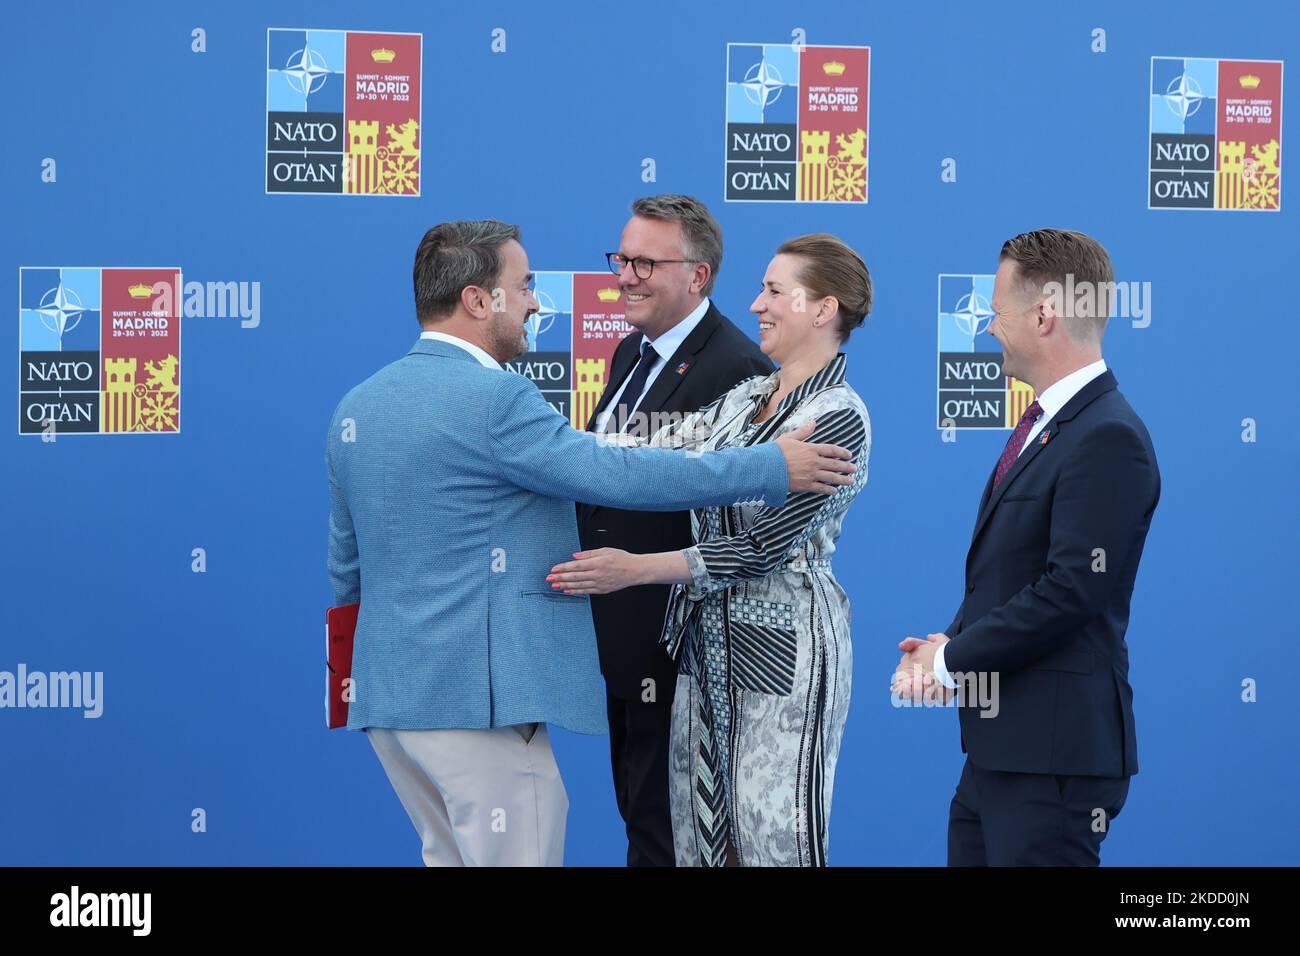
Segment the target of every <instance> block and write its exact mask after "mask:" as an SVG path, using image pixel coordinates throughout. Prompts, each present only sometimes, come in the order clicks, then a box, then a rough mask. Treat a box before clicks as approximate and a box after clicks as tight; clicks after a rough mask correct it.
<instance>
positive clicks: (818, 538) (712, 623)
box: [547, 234, 871, 866]
mask: <svg viewBox="0 0 1300 956" xmlns="http://www.w3.org/2000/svg"><path fill="white" fill-rule="evenodd" d="M870 309H871V274H870V272H869V271H868V270H867V266H866V263H865V262H863V260H862V257H861V256H859V255H858V254H857V253H856V252H854V251H853V250H852V249H851V248H849V246H847V245H845V244H844V243H843V242H841V241H840V240H839V239H837V238H836V237H834V236H830V235H825V234H816V235H808V236H800V237H798V238H796V239H791V240H790V241H788V242H786V243H784V244H782V245H781V247H780V248H778V249H777V251H776V255H775V256H774V257H773V259H772V261H771V262H770V263H769V265H768V267H767V272H766V274H765V275H764V277H763V289H762V291H761V292H760V293H759V295H758V298H756V299H755V300H754V303H753V305H751V306H750V310H751V311H752V312H754V313H755V314H756V315H757V316H758V328H759V346H760V348H761V349H762V350H763V352H764V354H766V355H767V356H768V357H769V358H770V359H772V361H773V362H775V363H776V364H777V365H778V366H779V368H778V370H777V371H776V372H774V373H772V374H771V375H769V376H758V377H755V378H751V379H747V380H746V381H744V382H741V383H740V384H739V385H737V386H736V387H735V388H734V389H732V390H731V391H730V392H728V393H727V394H725V395H723V396H722V397H721V398H719V399H718V400H717V401H715V402H714V403H713V404H711V405H709V406H708V407H706V408H704V409H702V410H700V411H699V412H696V413H695V414H693V415H691V416H688V417H687V418H686V419H685V420H684V421H682V422H680V423H677V424H675V425H671V426H669V427H666V428H664V429H661V430H660V431H658V432H656V433H655V435H654V436H653V437H652V438H651V439H650V440H649V443H650V444H654V445H660V446H664V447H681V448H691V449H697V450H700V451H707V450H713V449H719V448H731V447H742V446H747V445H753V444H757V443H758V442H765V441H773V440H774V439H776V438H777V437H778V436H779V435H781V434H783V433H784V432H786V431H789V430H791V429H794V428H798V427H799V426H801V425H804V424H806V423H808V422H810V421H815V422H816V432H815V437H816V440H817V441H821V442H831V443H834V444H836V445H840V446H842V447H844V448H847V449H849V450H850V451H851V452H852V453H853V456H854V462H855V464H856V465H857V471H856V473H855V475H854V478H855V480H854V483H853V484H852V485H849V486H843V487H840V488H838V489H836V490H834V494H831V495H829V497H827V496H825V495H820V494H813V493H807V494H791V495H789V496H788V497H787V498H786V501H785V503H784V505H783V506H782V507H780V508H762V507H758V506H756V505H752V504H749V503H743V502H742V503H737V504H736V505H732V506H729V507H714V508H704V509H698V510H695V511H694V512H692V528H693V530H694V534H695V540H696V542H697V543H696V544H695V546H694V547H691V548H687V549H685V550H683V551H670V552H664V553H660V554H629V553H628V552H626V551H620V550H617V549H614V548H600V549H597V550H593V551H582V552H578V553H577V554H576V555H575V556H574V557H575V560H573V561H569V562H565V563H563V564H557V565H556V566H555V567H554V568H553V569H552V573H551V574H550V575H549V576H548V579H547V580H549V581H551V583H552V587H554V588H557V589H559V590H563V591H564V592H565V593H568V594H605V593H608V592H610V591H616V590H619V589H620V588H625V587H631V586H634V585H639V584H654V583H660V584H673V585H676V586H675V587H674V588H673V591H672V596H671V598H670V600H669V603H668V608H667V613H666V616H665V622H664V631H663V637H662V640H663V641H664V642H665V644H666V645H667V649H668V652H669V653H670V654H673V655H674V656H677V657H678V659H679V662H680V666H679V670H678V677H677V691H676V697H675V699H674V702H673V713H672V740H671V754H670V760H671V767H670V784H669V790H670V805H671V810H672V819H673V841H674V848H675V854H676V858H677V865H678V866H725V865H738V866H819V865H825V864H826V862H827V859H826V855H827V824H828V820H829V818H830V809H831V795H832V790H833V785H834V780H835V764H836V760H837V758H838V756H839V749H840V739H841V737H842V735H843V732H844V722H845V718H846V716H847V714H848V706H849V694H850V686H851V678H852V669H853V652H852V645H851V643H850V641H849V621H850V609H849V600H848V596H847V595H846V594H845V593H844V589H843V588H842V587H840V585H839V582H838V581H836V579H835V576H834V574H833V573H832V570H831V555H832V554H833V553H834V551H835V542H836V539H837V538H838V537H839V533H840V524H841V522H842V520H843V518H844V514H845V513H846V512H847V510H848V507H849V505H850V504H851V503H852V502H853V499H854V497H855V496H856V495H857V493H858V492H859V491H860V490H861V489H862V486H863V484H864V483H865V482H866V479H867V458H868V455H869V453H870V450H871V421H870V419H869V418H868V415H867V409H866V406H865V405H863V403H862V400H861V399H860V398H859V397H858V395H857V393H856V392H854V390H853V389H852V388H851V387H850V386H849V384H848V382H847V381H846V380H845V364H846V358H845V355H844V353H843V352H841V351H840V348H841V346H842V345H843V343H844V342H845V341H846V340H847V339H848V337H849V334H850V333H851V332H852V331H853V329H855V328H857V327H858V326H860V325H861V324H862V321H863V319H864V318H865V317H866V315H867V313H868V312H869V311H870ZM826 490H828V491H829V490H832V489H829V488H828V489H826Z"/></svg>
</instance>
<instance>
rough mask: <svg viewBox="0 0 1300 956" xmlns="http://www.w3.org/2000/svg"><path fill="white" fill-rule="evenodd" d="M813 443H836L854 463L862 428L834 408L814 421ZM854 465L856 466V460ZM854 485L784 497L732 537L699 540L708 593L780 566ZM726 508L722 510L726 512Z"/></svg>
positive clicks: (854, 416) (853, 415)
mask: <svg viewBox="0 0 1300 956" xmlns="http://www.w3.org/2000/svg"><path fill="white" fill-rule="evenodd" d="M816 439H817V441H818V442H822V443H826V444H832V445H840V446H841V447H843V448H847V449H849V451H851V452H852V453H853V456H854V459H855V461H856V460H857V458H858V455H859V453H860V452H861V451H862V447H863V445H864V444H865V442H866V426H865V425H864V424H863V421H862V417H861V416H860V415H859V414H858V413H857V411H856V410H854V409H851V408H838V409H835V410H834V411H831V412H828V413H826V414H825V415H823V416H820V417H819V418H818V419H817V434H816ZM858 466H859V467H861V466H862V462H860V461H858ZM858 487H860V485H859V484H855V485H852V486H848V485H846V486H844V487H841V488H840V489H839V490H838V491H837V492H836V493H835V494H832V495H821V494H817V493H816V492H811V491H809V492H801V493H799V494H792V495H788V496H787V497H786V500H785V504H784V506H782V507H780V508H763V509H761V510H760V511H759V512H758V514H757V515H755V517H754V522H753V524H752V525H750V527H749V528H748V529H746V530H745V531H743V532H741V533H740V534H737V535H735V536H733V537H727V538H723V539H717V540H706V541H701V542H700V543H699V544H697V545H696V547H697V548H698V549H699V554H700V557H701V558H703V559H704V564H705V566H706V567H707V568H708V571H709V577H710V579H711V580H710V582H709V589H710V590H718V589H721V588H724V587H728V586H729V585H731V584H733V583H734V582H736V581H738V580H743V579H745V578H755V577H763V576H764V575H767V574H770V573H771V572H772V571H774V570H775V569H776V567H777V566H778V565H780V564H781V563H783V562H784V561H785V560H786V558H787V557H788V556H789V554H790V552H791V550H793V548H794V547H796V546H797V542H798V541H799V540H800V539H801V538H802V539H803V540H806V539H807V537H808V535H809V534H811V532H812V531H813V530H815V529H816V528H817V527H818V526H819V525H820V524H821V523H822V522H824V521H825V520H826V519H827V518H828V517H829V516H830V515H831V514H833V513H834V512H835V511H836V510H838V509H841V508H845V507H847V506H848V500H847V499H850V498H851V497H852V495H853V493H854V492H855V490H856V489H857V488H858ZM730 510H731V509H724V513H725V512H729V511H730Z"/></svg>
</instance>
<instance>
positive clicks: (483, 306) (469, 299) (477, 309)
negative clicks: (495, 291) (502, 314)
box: [460, 285, 492, 319]
mask: <svg viewBox="0 0 1300 956" xmlns="http://www.w3.org/2000/svg"><path fill="white" fill-rule="evenodd" d="M460 304H461V305H463V306H464V307H465V311H466V312H468V313H469V314H470V315H472V316H474V318H476V319H486V318H487V315H488V312H490V311H491V309H492V300H491V298H490V297H489V296H488V294H487V292H485V291H484V290H483V289H480V288H479V287H478V286H476V285H467V286H465V288H463V289H461V290H460Z"/></svg>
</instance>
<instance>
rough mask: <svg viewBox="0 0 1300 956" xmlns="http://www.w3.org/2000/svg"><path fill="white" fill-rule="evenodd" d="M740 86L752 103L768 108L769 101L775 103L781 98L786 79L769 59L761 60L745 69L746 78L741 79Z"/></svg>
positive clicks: (761, 107)
mask: <svg viewBox="0 0 1300 956" xmlns="http://www.w3.org/2000/svg"><path fill="white" fill-rule="evenodd" d="M740 86H741V88H742V89H743V90H744V91H745V96H747V97H749V101H750V102H751V103H753V104H754V105H755V106H757V107H759V108H760V109H766V108H767V106H768V104H769V103H775V102H776V101H777V100H778V99H780V98H781V90H782V89H784V88H785V80H783V79H782V78H781V73H780V71H779V70H777V68H776V67H774V66H773V65H772V64H771V63H768V62H767V60H759V61H758V62H757V63H755V64H754V65H753V66H751V67H750V68H749V69H748V70H746V71H745V79H744V80H742V81H741V84H740Z"/></svg>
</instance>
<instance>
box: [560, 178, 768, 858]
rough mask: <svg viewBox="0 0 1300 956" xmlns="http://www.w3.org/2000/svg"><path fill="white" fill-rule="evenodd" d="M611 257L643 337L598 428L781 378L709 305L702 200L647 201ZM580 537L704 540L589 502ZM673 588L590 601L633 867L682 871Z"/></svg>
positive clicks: (621, 353) (627, 344)
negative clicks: (669, 647)
mask: <svg viewBox="0 0 1300 956" xmlns="http://www.w3.org/2000/svg"><path fill="white" fill-rule="evenodd" d="M606 260H607V261H608V263H609V267H610V271H611V272H613V273H614V274H615V275H617V276H618V285H619V289H620V290H621V291H622V293H623V302H624V307H625V313H626V317H627V321H628V323H629V324H631V325H632V326H633V327H634V328H635V329H636V332H634V333H633V334H631V335H629V336H628V337H627V338H625V339H624V340H623V341H622V342H621V343H620V344H619V346H618V349H617V350H616V351H615V352H614V357H613V361H612V362H611V364H610V372H609V378H608V381H607V382H606V385H605V392H604V394H603V395H602V396H601V400H600V402H599V404H597V406H596V410H595V412H594V413H593V415H592V418H591V421H590V422H589V423H588V425H587V428H588V430H589V431H595V432H599V433H606V432H620V431H635V432H636V433H637V434H640V435H643V436H647V437H648V435H649V434H650V433H651V431H652V430H653V428H654V426H655V425H657V424H659V423H665V424H666V423H668V422H669V421H671V420H673V419H674V418H675V417H680V416H683V415H688V414H690V413H691V412H694V411H696V410H698V409H700V408H702V407H703V406H705V405H708V404H709V403H710V402H712V401H713V400H714V399H715V398H717V397H718V396H719V395H722V394H723V393H724V392H727V391H729V390H730V389H731V388H732V387H733V386H734V385H736V383H737V382H741V381H744V380H745V379H747V378H750V377H752V376H755V375H769V374H771V373H772V371H773V366H772V363H771V362H770V361H768V359H767V356H765V355H764V354H763V353H762V352H761V351H760V350H759V348H758V346H757V345H756V344H755V343H754V342H753V340H752V339H750V338H749V337H748V336H746V335H745V334H744V333H743V332H741V331H740V329H738V328H737V327H736V326H735V325H733V324H732V323H731V321H730V320H729V319H727V318H726V316H724V315H723V314H722V313H721V312H719V311H718V308H717V306H715V305H714V304H713V303H712V301H710V299H709V293H710V292H711V291H712V289H713V283H714V280H715V279H716V278H717V274H718V269H719V268H720V267H721V265H722V229H721V228H720V227H719V226H718V224H717V222H716V221H715V220H714V218H713V216H712V215H710V214H709V210H708V209H707V207H705V205H704V204H703V203H701V202H700V201H699V200H697V199H694V198H692V197H690V196H675V195H662V196H650V197H646V198H644V199H638V200H636V201H635V202H634V203H633V204H632V218H631V219H630V220H628V223H627V225H626V226H625V227H624V228H623V235H622V237H621V238H620V240H619V246H618V249H617V251H614V252H610V253H607V254H606ZM578 530H579V534H580V535H581V539H582V546H583V548H584V549H593V548H604V547H611V548H621V549H623V550H625V551H630V552H633V553H638V554H641V553H650V552H658V551H673V550H679V549H682V548H689V547H690V546H691V545H692V544H693V543H694V541H693V540H692V538H691V521H690V512H677V513H671V514H665V513H663V512H642V511H623V510H619V509H616V508H609V507H603V506H596V505H579V506H578ZM668 592H669V588H668V587H667V586H665V585H657V584H655V585H645V586H642V587H632V588H626V589H624V590H622V591H617V592H615V593H613V594H604V595H592V596H591V606H592V617H593V618H594V621H595V624H596V638H597V644H598V646H599V649H600V667H601V672H602V673H603V674H604V675H605V691H606V700H607V704H608V711H609V743H610V763H611V766H612V770H613V775H614V795H615V798H616V799H617V801H618V809H619V813H621V814H622V816H623V821H624V823H625V824H626V828H627V839H628V849H627V862H628V865H629V866H672V865H673V859H674V857H673V837H672V821H671V818H670V816H669V809H668V737H669V727H670V724H671V715H672V704H673V691H674V689H675V686H676V680H677V665H676V663H675V662H674V661H673V660H672V658H670V657H669V656H668V654H667V653H666V652H665V650H664V648H663V646H662V645H661V644H660V643H659V634H660V630H661V628H662V626H663V620H664V609H665V606H666V604H667V601H668Z"/></svg>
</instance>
